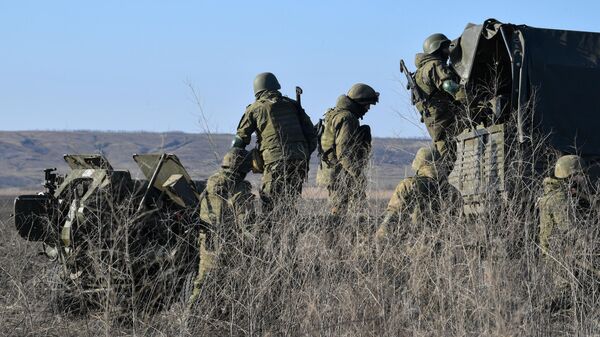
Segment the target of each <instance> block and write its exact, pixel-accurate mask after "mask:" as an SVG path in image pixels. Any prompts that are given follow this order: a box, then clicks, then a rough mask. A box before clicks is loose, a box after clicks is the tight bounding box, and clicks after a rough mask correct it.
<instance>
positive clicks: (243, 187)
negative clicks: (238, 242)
mask: <svg viewBox="0 0 600 337" xmlns="http://www.w3.org/2000/svg"><path fill="white" fill-rule="evenodd" d="M221 167H222V169H221V170H220V171H219V172H217V173H215V174H213V175H212V176H210V178H208V181H207V183H206V189H205V190H204V192H203V193H202V196H201V198H200V219H201V220H202V222H203V225H204V226H205V228H204V229H203V230H202V232H201V234H200V237H199V246H200V249H199V251H200V265H199V268H198V275H197V277H196V279H195V280H194V290H193V293H192V296H191V298H190V300H189V305H190V306H191V305H192V304H193V303H194V301H195V300H196V299H197V298H198V296H199V294H200V288H201V285H202V281H203V280H204V278H205V276H206V274H207V273H208V272H210V270H211V269H213V266H214V264H215V259H216V258H217V256H218V255H219V253H220V252H221V253H222V252H223V251H224V250H225V251H227V248H226V246H231V245H232V244H235V242H233V240H234V238H235V236H236V233H237V234H238V235H239V234H240V233H242V234H243V233H244V232H246V231H247V230H248V229H249V228H248V226H249V224H251V223H252V222H253V221H254V217H255V211H254V195H253V194H252V184H250V182H248V181H247V180H244V179H245V177H246V175H247V174H248V172H250V169H251V157H250V154H249V153H248V151H246V150H243V149H237V148H235V149H232V150H230V151H229V152H228V153H227V154H226V155H225V157H224V158H223V163H222V164H221Z"/></svg>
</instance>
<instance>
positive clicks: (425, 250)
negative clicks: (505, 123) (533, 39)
mask: <svg viewBox="0 0 600 337" xmlns="http://www.w3.org/2000/svg"><path fill="white" fill-rule="evenodd" d="M530 192H531V195H539V193H540V192H539V190H536V189H534V190H531V191H530ZM307 193H308V194H313V193H316V192H315V191H311V192H307ZM379 193H380V192H378V191H372V192H371V194H379ZM529 200H533V199H529ZM490 202H491V204H496V202H495V201H494V202H492V200H490ZM11 203H12V200H10V199H2V217H1V221H2V226H1V227H0V235H2V238H3V241H2V244H0V256H2V258H1V260H0V281H1V283H0V284H2V292H1V293H0V317H1V321H0V334H3V335H7V336H40V335H46V336H59V335H60V336H71V335H72V336H96V335H106V336H121V335H123V336H129V335H142V336H145V335H148V336H176V335H179V336H306V335H308V336H409V335H414V336H440V335H448V336H450V335H452V336H454V335H458V336H465V335H469V336H481V335H486V336H549V335H592V334H594V333H597V332H598V331H599V329H600V321H598V319H599V317H600V311H599V310H598V309H597V308H598V307H599V306H598V305H599V304H600V302H599V300H600V294H599V293H598V292H597V291H591V292H590V291H589V289H588V290H585V291H584V290H580V289H581V288H578V287H573V289H575V290H573V293H572V294H570V296H571V298H572V300H573V301H574V302H575V305H574V307H573V309H572V310H571V311H565V312H562V313H558V312H555V311H552V310H550V308H549V299H551V298H553V297H555V295H556V293H557V292H558V290H557V289H556V288H555V286H554V285H553V283H552V282H551V279H550V278H549V276H548V275H547V272H546V269H545V268H544V265H543V263H541V262H540V259H539V257H538V248H537V245H536V243H535V240H532V238H534V237H535V235H534V234H535V232H536V230H537V228H536V220H535V214H534V213H533V209H532V207H530V206H531V205H522V203H520V202H519V201H518V200H507V203H506V205H507V206H509V207H506V208H497V207H490V208H489V209H490V211H489V212H488V213H487V214H483V215H482V216H480V217H478V218H470V219H468V218H465V217H463V216H460V215H455V214H454V213H452V212H451V210H450V209H449V207H442V209H443V211H442V212H441V214H438V216H437V217H436V218H435V219H429V220H424V221H423V223H422V225H421V226H420V230H419V231H417V232H414V233H412V234H411V235H410V236H409V237H408V238H406V239H404V240H398V239H394V238H391V239H390V240H388V241H386V242H384V243H382V244H381V245H379V246H377V245H376V244H375V242H374V240H373V234H374V231H375V229H376V227H377V225H378V218H379V215H380V214H381V212H382V210H383V207H384V203H383V202H382V201H381V200H371V201H369V203H368V205H366V206H363V207H361V208H360V209H355V210H354V211H355V212H351V213H350V214H351V215H349V216H348V217H347V218H344V219H342V220H341V221H339V222H335V221H330V220H328V219H327V218H326V217H325V216H324V215H325V214H326V212H327V207H326V203H324V202H323V200H322V199H317V198H308V199H305V200H304V201H302V207H300V212H299V214H298V215H296V216H289V217H286V218H284V219H283V220H281V221H269V223H270V225H271V226H270V228H271V230H270V231H268V232H263V233H259V232H256V233H255V237H253V238H248V237H244V238H237V239H236V240H237V241H234V242H233V244H232V245H231V246H230V247H229V249H226V251H228V253H227V254H223V259H222V260H221V268H220V269H219V270H217V271H215V272H213V273H211V274H209V276H208V278H207V280H206V282H205V284H204V287H203V289H202V292H203V293H202V296H201V297H200V299H199V301H198V302H197V303H196V304H195V306H194V307H193V309H192V310H191V311H189V312H188V311H187V310H185V305H184V303H183V302H177V303H174V304H173V305H171V306H170V307H169V308H168V309H165V310H162V311H160V312H158V313H155V314H152V315H139V314H135V315H134V314H133V313H129V314H127V313H125V316H126V317H125V318H126V319H123V317H122V315H123V313H115V312H114V311H113V310H111V308H109V307H106V306H104V307H102V306H101V307H99V308H97V309H95V310H92V311H91V312H88V313H85V314H80V315H78V314H72V313H71V314H68V313H64V312H62V311H61V310H58V309H57V306H56V303H55V301H56V299H55V298H53V291H52V288H53V284H52V282H53V281H52V280H54V279H55V278H53V277H52V275H51V273H52V271H53V268H52V265H53V263H51V262H49V261H47V259H46V258H45V257H43V256H39V255H38V252H39V251H40V247H38V245H37V244H35V243H30V242H26V241H24V240H23V239H21V238H20V237H18V235H17V234H16V232H15V231H14V230H13V227H12V226H13V225H12V221H11V220H10V219H8V218H7V215H8V214H9V212H10V207H11ZM590 221H592V222H594V224H597V222H598V219H597V218H594V219H592V220H590ZM262 224H263V225H264V221H263V222H262ZM400 226H408V224H400ZM594 233H595V232H592V233H591V234H590V235H589V239H590V242H591V243H592V244H593V245H595V243H596V242H597V241H596V239H597V237H596V236H595V235H596V234H594ZM573 282H577V281H575V280H574V281H573ZM594 282H595V281H594ZM594 289H596V288H594Z"/></svg>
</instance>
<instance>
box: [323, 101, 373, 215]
mask: <svg viewBox="0 0 600 337" xmlns="http://www.w3.org/2000/svg"><path fill="white" fill-rule="evenodd" d="M365 113H366V108H365V106H364V105H363V104H360V103H358V102H357V101H356V100H353V99H351V98H350V97H349V96H347V95H341V96H340V97H339V98H338V100H337V103H336V106H335V108H333V109H330V110H329V111H327V112H326V113H325V117H324V120H323V124H324V131H323V134H322V136H321V147H322V149H321V150H320V151H322V154H321V163H320V166H319V172H318V183H319V184H320V185H324V186H326V187H327V191H328V192H329V202H330V206H331V211H332V213H333V214H343V213H345V211H346V210H347V207H348V205H358V204H360V203H361V202H363V201H364V199H365V198H366V193H365V189H366V179H365V172H364V171H365V168H366V166H367V163H368V157H369V153H370V149H371V139H370V138H371V136H370V129H369V128H368V126H366V125H364V126H361V125H360V121H359V118H362V116H363V115H364V114H365Z"/></svg>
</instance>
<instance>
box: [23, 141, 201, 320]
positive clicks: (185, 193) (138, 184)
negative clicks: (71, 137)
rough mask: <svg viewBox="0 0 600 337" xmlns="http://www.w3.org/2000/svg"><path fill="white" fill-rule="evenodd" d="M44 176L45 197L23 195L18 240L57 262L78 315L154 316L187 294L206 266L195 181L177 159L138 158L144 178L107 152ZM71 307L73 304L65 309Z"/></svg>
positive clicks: (64, 299) (59, 279)
mask: <svg viewBox="0 0 600 337" xmlns="http://www.w3.org/2000/svg"><path fill="white" fill-rule="evenodd" d="M64 159H65V161H66V162H67V164H68V166H69V167H70V169H71V170H70V171H69V172H68V173H66V174H65V175H59V174H57V173H56V169H47V170H45V183H44V186H45V189H46V190H45V191H43V192H40V193H39V194H34V195H21V196H19V197H17V198H16V199H15V204H14V220H15V226H16V228H17V231H18V232H19V234H20V235H21V236H22V237H23V238H25V239H27V240H30V241H36V242H40V243H41V244H42V246H43V250H44V252H45V254H46V255H47V256H48V258H50V259H51V260H52V261H54V263H55V267H56V268H54V269H52V274H53V275H51V276H52V277H54V278H55V279H56V282H55V283H54V286H55V289H54V290H55V291H54V294H55V296H54V297H55V298H56V299H57V300H59V302H61V303H66V304H68V305H69V306H73V307H76V309H77V310H79V309H82V308H89V307H90V306H95V305H96V306H97V305H109V306H110V307H111V309H115V310H118V309H122V310H127V311H129V310H131V309H132V308H135V309H136V310H143V311H154V310H156V309H160V308H162V307H164V306H165V305H166V304H169V303H172V302H173V300H176V299H178V296H186V295H185V293H186V292H189V291H190V290H191V288H189V287H190V286H191V281H192V280H193V277H194V274H195V272H196V268H197V266H198V256H199V255H198V251H197V244H196V242H197V237H198V229H199V226H200V220H199V219H198V203H199V197H200V193H201V192H202V190H203V189H204V186H205V182H204V181H194V180H192V179H191V178H190V176H189V174H188V173H187V172H186V170H185V168H184V167H183V165H182V164H181V162H180V161H179V159H178V158H177V156H175V155H173V154H165V153H163V154H144V155H134V156H133V159H134V160H135V162H136V163H137V165H138V166H139V168H140V170H141V172H142V173H143V175H144V176H145V179H132V177H131V174H130V172H128V171H125V170H115V169H113V168H112V166H111V165H110V163H109V162H108V160H107V159H106V158H105V157H104V156H102V155H94V154H93V155H81V154H75V155H65V156H64ZM65 309H69V308H65Z"/></svg>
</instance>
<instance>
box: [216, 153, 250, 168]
mask: <svg viewBox="0 0 600 337" xmlns="http://www.w3.org/2000/svg"><path fill="white" fill-rule="evenodd" d="M221 167H222V168H226V169H231V170H234V171H239V172H242V173H248V172H250V169H251V168H252V157H251V156H250V152H248V151H246V150H244V149H240V148H232V149H231V150H229V152H227V153H226V154H225V156H224V157H223V162H222V163H221Z"/></svg>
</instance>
